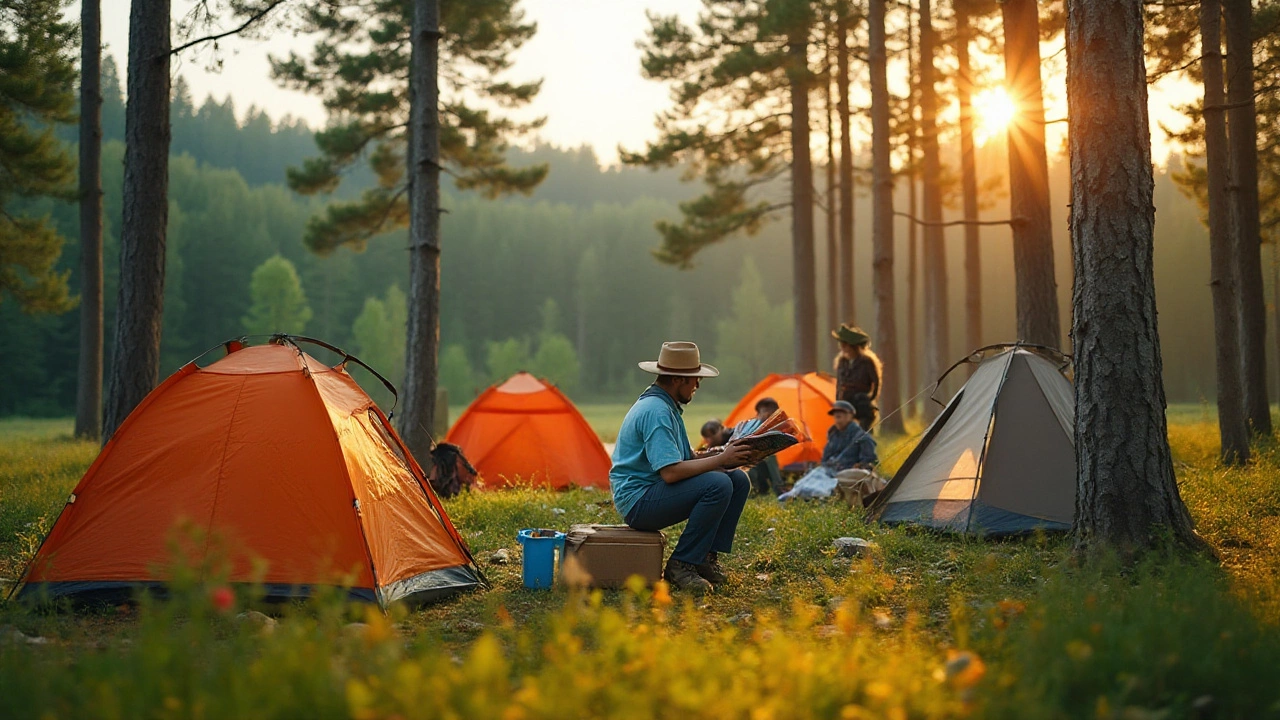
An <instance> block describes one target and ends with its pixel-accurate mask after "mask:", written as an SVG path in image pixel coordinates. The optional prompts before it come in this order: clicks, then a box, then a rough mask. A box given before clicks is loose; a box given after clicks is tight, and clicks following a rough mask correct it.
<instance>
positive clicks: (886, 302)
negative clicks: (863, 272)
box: [867, 0, 906, 434]
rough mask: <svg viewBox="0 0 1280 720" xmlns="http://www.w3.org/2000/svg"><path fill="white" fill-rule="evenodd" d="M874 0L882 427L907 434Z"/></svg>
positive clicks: (870, 53)
mask: <svg viewBox="0 0 1280 720" xmlns="http://www.w3.org/2000/svg"><path fill="white" fill-rule="evenodd" d="M886 1H887V0H870V2H869V8H868V9H869V12H868V23H869V38H868V40H869V43H868V46H867V58H868V60H869V63H870V70H871V163H872V165H871V171H872V190H871V208H872V210H871V225H872V236H873V238H874V239H873V241H872V242H873V253H874V259H873V260H872V263H871V265H872V275H871V285H872V292H873V293H874V297H875V312H876V329H875V338H876V352H877V353H878V354H879V355H880V361H881V362H882V363H884V367H885V372H884V375H883V377H882V378H881V386H880V406H881V407H882V408H884V409H885V412H886V415H885V416H884V419H883V421H882V422H881V426H882V429H883V430H884V431H885V432H890V433H899V434H901V433H905V432H906V428H905V427H904V426H903V423H902V413H899V412H893V411H894V409H896V408H897V407H898V406H899V405H900V404H901V403H900V400H901V397H900V394H899V391H898V377H897V373H896V372H894V369H895V368H897V367H898V330H897V322H898V318H897V316H896V313H895V312H894V302H893V301H894V297H893V291H894V287H893V284H894V283H893V168H892V167H890V164H889V141H890V138H889V76H888V70H887V68H888V58H887V53H886V50H885V30H884V23H885V4H886Z"/></svg>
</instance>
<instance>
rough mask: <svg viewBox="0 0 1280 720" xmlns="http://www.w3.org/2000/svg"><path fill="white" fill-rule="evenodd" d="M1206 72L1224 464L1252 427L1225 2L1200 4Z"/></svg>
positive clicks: (1239, 457)
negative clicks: (1226, 92)
mask: <svg viewBox="0 0 1280 720" xmlns="http://www.w3.org/2000/svg"><path fill="white" fill-rule="evenodd" d="M1200 47H1201V58H1200V68H1201V74H1202V75H1203V79H1204V107H1205V112H1204V147H1205V164H1206V170H1207V171H1208V173H1207V174H1208V178H1207V179H1208V185H1209V187H1208V193H1209V272H1210V275H1211V276H1212V279H1211V280H1210V281H1209V287H1210V289H1211V290H1212V291H1213V335H1214V338H1213V340H1214V358H1215V362H1216V364H1217V378H1218V434H1219V435H1220V436H1221V438H1222V462H1224V463H1226V464H1228V465H1235V464H1241V463H1244V462H1246V461H1247V460H1248V459H1249V423H1248V420H1247V418H1246V416H1245V412H1244V399H1243V397H1242V396H1241V389H1242V388H1243V385H1242V384H1241V380H1240V368H1241V363H1240V317H1239V303H1240V296H1239V292H1240V286H1239V278H1238V277H1237V274H1236V271H1237V269H1238V268H1237V267H1236V263H1235V252H1234V250H1235V245H1234V242H1233V237H1232V236H1233V234H1234V233H1233V232H1232V228H1231V224H1232V222H1231V221H1232V217H1231V200H1230V198H1228V197H1227V181H1228V177H1227V175H1228V173H1229V172H1230V171H1229V169H1228V160H1227V153H1228V149H1227V127H1226V123H1227V119H1226V113H1225V112H1224V111H1223V110H1222V108H1221V106H1222V104H1223V102H1224V96H1223V77H1222V6H1221V4H1219V0H1201V3H1200Z"/></svg>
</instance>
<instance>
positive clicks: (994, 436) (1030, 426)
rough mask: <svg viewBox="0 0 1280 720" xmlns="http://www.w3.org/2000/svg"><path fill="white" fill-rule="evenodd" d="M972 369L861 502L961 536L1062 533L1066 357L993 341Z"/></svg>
mask: <svg viewBox="0 0 1280 720" xmlns="http://www.w3.org/2000/svg"><path fill="white" fill-rule="evenodd" d="M965 363H976V364H977V368H976V369H975V370H974V372H973V375H972V377H970V378H969V381H968V382H967V383H965V385H964V387H963V388H961V389H960V392H958V393H956V395H955V397H953V398H952V399H951V402H950V403H948V404H947V407H946V409H945V410H943V411H942V414H941V415H939V416H938V418H937V419H936V420H934V421H933V424H932V425H930V426H929V429H928V430H927V431H925V434H924V437H923V439H921V441H920V444H919V445H917V446H916V448H915V449H914V450H913V451H912V452H911V455H910V456H909V457H908V458H907V460H906V461H905V462H904V463H903V465H902V468H901V469H900V470H899V471H898V473H897V474H896V475H895V476H894V478H893V481H892V482H890V483H889V485H888V486H887V487H886V488H885V489H884V491H883V492H881V493H880V496H879V497H878V498H877V499H876V501H875V502H874V503H873V504H872V506H871V513H872V517H874V518H877V519H879V520H880V521H882V522H885V523H890V524H896V523H915V524H919V525H924V526H927V527H932V528H937V529H939V530H950V531H955V532H961V533H968V534H975V535H977V534H982V535H988V536H994V535H1015V534H1019V533H1026V532H1031V531H1033V530H1036V529H1044V530H1070V529H1071V524H1072V520H1073V519H1074V517H1075V502H1076V462H1075V442H1074V438H1073V428H1074V423H1075V395H1074V390H1073V388H1072V386H1071V381H1070V380H1068V379H1067V377H1066V376H1065V375H1064V374H1063V372H1062V371H1063V369H1065V368H1066V367H1067V365H1068V364H1070V359H1069V358H1068V357H1067V356H1065V355H1062V354H1060V353H1058V352H1057V351H1055V350H1050V349H1048V348H1042V347H1039V346H1033V345H1023V344H1017V345H996V346H991V347H988V348H983V349H981V350H978V351H975V352H974V353H973V354H971V355H970V356H969V357H967V358H966V359H965V360H962V361H961V362H959V363H957V364H956V365H954V366H952V367H951V369H950V370H948V371H947V373H944V374H943V377H942V378H939V380H938V382H939V383H941V382H942V379H943V378H945V377H946V375H947V374H948V373H950V372H951V371H952V370H955V369H956V368H957V367H959V366H960V365H962V364H965Z"/></svg>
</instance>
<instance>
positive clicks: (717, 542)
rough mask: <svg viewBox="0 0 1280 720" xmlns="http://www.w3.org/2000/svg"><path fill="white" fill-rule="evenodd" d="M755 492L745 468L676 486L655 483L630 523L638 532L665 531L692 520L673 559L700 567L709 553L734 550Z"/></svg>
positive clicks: (629, 517)
mask: <svg viewBox="0 0 1280 720" xmlns="http://www.w3.org/2000/svg"><path fill="white" fill-rule="evenodd" d="M750 491H751V481H750V480H748V479H747V474H746V473H744V472H742V471H741V470H731V471H729V472H721V471H719V470H714V471H712V472H705V473H702V474H701V475H694V476H693V477H691V478H687V479H685V480H681V481H680V482H677V483H670V484H668V483H665V482H660V483H655V484H654V485H653V486H652V487H650V488H649V489H648V490H646V491H645V493H644V495H642V496H641V497H640V500H639V502H637V503H636V504H635V506H634V507H632V508H631V512H629V513H627V518H626V520H627V524H628V525H630V526H631V527H633V528H635V529H636V530H661V529H663V528H667V527H671V526H672V525H675V524H676V523H679V522H682V521H684V520H688V521H689V524H688V525H686V526H685V528H684V532H683V533H681V534H680V542H678V543H676V549H675V550H674V551H673V552H672V553H671V559H673V560H679V561H681V562H687V563H693V564H695V565H699V564H702V563H704V562H706V560H707V553H709V552H713V551H714V552H723V553H727V552H729V551H730V550H732V549H733V535H734V533H735V532H737V530H738V518H740V517H742V508H743V507H745V506H746V504H747V493H749V492H750Z"/></svg>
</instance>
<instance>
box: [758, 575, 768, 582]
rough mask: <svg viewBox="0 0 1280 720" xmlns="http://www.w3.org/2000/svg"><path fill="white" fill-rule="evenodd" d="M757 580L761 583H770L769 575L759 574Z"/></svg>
mask: <svg viewBox="0 0 1280 720" xmlns="http://www.w3.org/2000/svg"><path fill="white" fill-rule="evenodd" d="M756 579H757V580H759V581H760V582H769V573H758V574H757V575H756Z"/></svg>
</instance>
